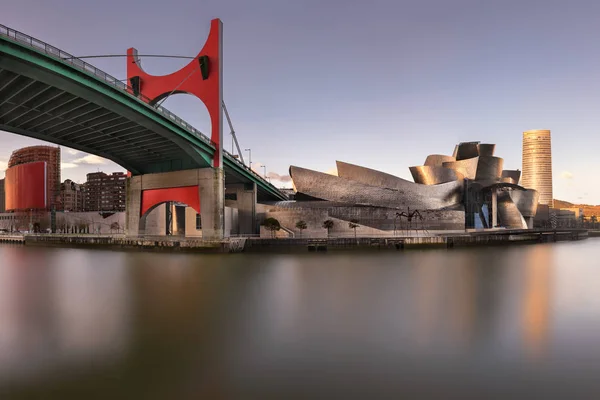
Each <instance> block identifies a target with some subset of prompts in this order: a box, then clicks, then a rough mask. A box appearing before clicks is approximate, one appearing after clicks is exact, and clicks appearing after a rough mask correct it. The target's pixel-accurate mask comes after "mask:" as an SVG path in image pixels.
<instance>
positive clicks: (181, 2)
mask: <svg viewBox="0 0 600 400" xmlns="http://www.w3.org/2000/svg"><path fill="white" fill-rule="evenodd" d="M598 15H600V2H599V1H597V0H590V1H587V0H571V1H563V0H518V1H513V0H498V1H484V0H411V1H403V0H390V1H387V0H370V1H368V2H367V1H362V0H361V1H353V0H297V1H289V0H253V1H247V0H171V1H169V2H166V1H157V0H145V1H141V0H119V1H116V0H102V1H90V0H54V1H51V2H49V1H46V0H19V1H17V2H11V3H10V5H9V6H7V7H3V8H2V14H1V15H0V24H4V25H7V26H9V27H11V28H13V29H17V30H20V31H22V32H24V33H27V34H29V35H31V36H34V37H37V38H39V39H42V40H44V41H46V42H48V43H50V44H52V45H54V46H56V47H59V48H61V49H63V50H65V51H68V52H70V53H71V54H74V55H77V56H84V55H99V54H125V52H126V49H127V48H128V47H132V46H133V47H136V48H137V49H138V51H139V52H140V54H144V53H146V54H169V55H185V56H195V55H196V54H197V53H198V51H199V50H200V48H201V47H202V45H203V44H204V41H205V39H206V36H207V34H208V29H209V25H210V20H211V19H213V18H221V20H222V21H223V24H224V50H223V51H224V99H225V103H226V105H227V107H228V110H229V112H230V114H231V117H232V120H233V125H234V127H235V131H236V134H237V136H238V140H239V142H240V147H241V148H242V149H245V148H251V149H252V162H253V163H254V165H255V166H259V165H265V166H266V170H267V172H270V173H271V174H273V175H272V176H273V177H274V178H276V177H277V175H281V176H286V175H287V173H288V168H289V166H290V165H297V166H302V167H306V168H310V169H315V170H318V171H323V172H327V171H330V172H331V171H332V170H333V169H334V168H335V161H336V160H341V161H346V162H350V163H356V164H360V165H363V166H366V167H370V168H374V169H378V170H381V171H385V172H388V173H391V174H394V175H397V176H400V177H403V178H406V179H411V175H410V171H409V169H408V167H409V166H413V165H422V164H423V162H424V161H425V158H426V156H427V155H428V154H436V153H437V154H451V153H452V150H453V148H454V145H455V144H456V143H457V142H460V141H481V142H483V143H496V144H497V146H496V155H497V156H499V157H503V158H504V168H505V169H521V143H522V132H523V131H526V130H530V129H550V130H551V131H552V152H553V175H554V197H555V198H558V199H561V200H566V201H571V202H576V203H588V204H600V184H599V183H600V182H599V180H600V178H599V175H598V172H597V170H598V169H599V168H600V162H599V161H598V159H597V157H596V152H597V149H598V148H600V135H598V131H599V130H600V112H599V109H600V47H599V46H598V45H597V43H598V39H597V38H598V37H600V24H598V20H597V19H598ZM88 61H93V64H94V65H96V66H97V67H99V68H101V69H103V70H105V71H106V72H108V73H110V74H112V75H113V76H116V77H117V78H125V77H126V71H125V69H126V64H125V59H124V58H107V59H93V60H88ZM185 63H186V61H185V60H181V59H156V58H146V59H142V65H143V67H144V69H145V70H146V71H148V72H150V73H153V74H157V75H158V74H165V73H170V72H173V71H175V70H178V69H179V68H181V67H182V66H183V65H185ZM163 105H164V106H165V107H166V108H168V109H170V110H171V111H173V112H175V113H176V114H177V115H179V116H181V117H183V118H184V119H185V120H186V121H188V122H190V123H192V125H194V126H196V127H197V128H198V129H200V130H201V131H203V132H205V133H206V132H209V131H210V121H209V118H208V113H207V111H206V109H205V108H204V105H203V104H202V103H201V101H200V100H198V99H196V98H194V97H192V96H188V95H176V96H172V97H170V98H169V99H167V101H165V102H164V104H163ZM227 132H228V130H225V134H224V137H225V143H226V148H227V149H228V150H231V137H230V135H229V134H228V133H227ZM35 143H39V142H37V141H34V140H31V139H27V138H24V137H20V136H17V135H14V134H10V133H5V132H0V170H1V169H3V166H5V164H6V162H7V161H8V158H9V157H10V153H11V152H12V150H14V149H16V148H19V147H23V146H26V145H31V144H35ZM62 156H63V162H64V163H65V165H64V166H65V167H68V168H64V169H63V172H62V175H63V179H65V178H71V179H73V180H75V181H80V182H84V181H85V174H86V173H88V172H94V171H97V170H102V171H105V172H113V171H118V170H122V168H120V167H119V166H117V165H115V164H113V163H111V162H108V161H106V160H103V159H99V158H98V157H93V156H92V157H90V156H88V155H86V154H84V153H76V152H74V151H69V150H68V149H64V150H63V152H62ZM244 156H245V157H247V156H248V153H245V154H244ZM259 171H260V172H261V173H262V171H263V169H262V168H260V169H259ZM1 176H2V173H0V177H1ZM273 183H275V184H276V185H278V186H282V187H283V186H289V182H284V181H277V180H274V181H273Z"/></svg>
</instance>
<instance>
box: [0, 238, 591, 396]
mask: <svg viewBox="0 0 600 400" xmlns="http://www.w3.org/2000/svg"><path fill="white" fill-rule="evenodd" d="M596 247H597V246H596V243H595V240H594V239H589V240H587V241H582V242H565V243H557V244H540V245H529V246H511V247H489V248H484V247H480V248H464V249H462V248H461V249H453V250H431V251H404V252H401V253H398V252H389V253H387V252H369V253H357V252H352V253H344V252H339V253H335V252H330V253H328V254H316V253H310V254H294V255H274V254H241V255H210V256H205V255H195V254H152V253H141V252H105V251H98V250H94V251H88V250H76V251H75V250H66V249H44V248H35V249H30V248H26V247H11V246H0V259H1V260H3V262H2V264H0V394H5V393H7V394H8V395H9V396H8V398H11V397H10V395H14V396H17V397H18V396H21V395H22V396H33V397H35V396H38V397H42V398H43V397H44V396H45V395H47V394H48V393H50V392H51V393H53V394H55V395H56V396H57V398H61V399H63V398H73V399H75V398H85V397H86V394H89V393H94V394H95V395H97V396H98V397H100V398H200V397H202V398H286V399H287V398H316V397H319V396H320V397H325V398H372V397H375V396H376V395H377V394H388V393H394V394H395V395H396V396H392V398H398V397H402V396H403V395H408V394H411V395H414V396H415V397H419V398H423V397H427V396H434V395H437V396H442V397H443V396H447V395H449V394H453V395H455V396H467V395H471V396H473V395H476V396H478V397H480V398H485V397H486V396H488V395H490V394H494V395H495V396H500V397H504V398H514V397H515V396H516V397H527V396H528V395H529V396H530V395H532V394H533V393H536V394H538V395H540V394H541V396H542V397H543V398H553V396H554V395H556V394H557V393H565V391H567V392H568V393H569V394H570V395H571V396H572V397H574V398H575V397H578V396H580V395H582V394H589V393H596V394H598V393H600V382H598V380H597V379H596V377H595V371H596V370H597V368H598V367H600V346H598V339H597V338H598V337H599V336H600V304H598V303H599V302H598V300H596V299H597V295H596V292H597V290H596V284H595V282H597V281H598V279H599V278H600V271H598V270H597V268H594V265H592V264H591V263H590V260H593V256H594V254H595V252H596ZM82 377H85V378H82ZM9 389H10V391H9ZM561 391H562V392H561ZM0 397H2V396H0ZM2 398H5V397H2Z"/></svg>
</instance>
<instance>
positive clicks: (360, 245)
mask: <svg viewBox="0 0 600 400" xmlns="http://www.w3.org/2000/svg"><path fill="white" fill-rule="evenodd" d="M587 237H588V232H587V230H584V229H570V230H560V231H558V230H557V231H543V230H502V231H488V232H468V233H460V234H457V233H454V234H449V235H435V236H414V237H385V238H374V237H369V238H364V237H362V238H361V237H358V238H329V239H309V238H285V239H258V238H256V239H248V241H247V242H246V247H245V250H244V251H248V252H265V251H273V252H306V251H328V250H347V249H356V250H359V249H360V250H369V249H370V250H386V249H389V250H402V249H426V248H453V247H465V246H490V245H508V244H517V243H548V242H561V241H570V240H582V239H587Z"/></svg>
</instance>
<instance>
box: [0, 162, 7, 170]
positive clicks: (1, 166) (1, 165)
mask: <svg viewBox="0 0 600 400" xmlns="http://www.w3.org/2000/svg"><path fill="white" fill-rule="evenodd" d="M7 168H8V162H7V161H0V171H5V170H6V169H7Z"/></svg>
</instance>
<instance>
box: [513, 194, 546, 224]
mask: <svg viewBox="0 0 600 400" xmlns="http://www.w3.org/2000/svg"><path fill="white" fill-rule="evenodd" d="M510 197H511V198H512V200H513V202H514V203H515V204H516V206H517V208H518V209H519V212H520V213H521V215H523V216H524V217H525V218H528V217H535V214H536V213H537V206H538V201H539V197H540V194H539V193H538V192H537V190H533V189H526V190H513V191H512V192H511V193H510Z"/></svg>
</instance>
